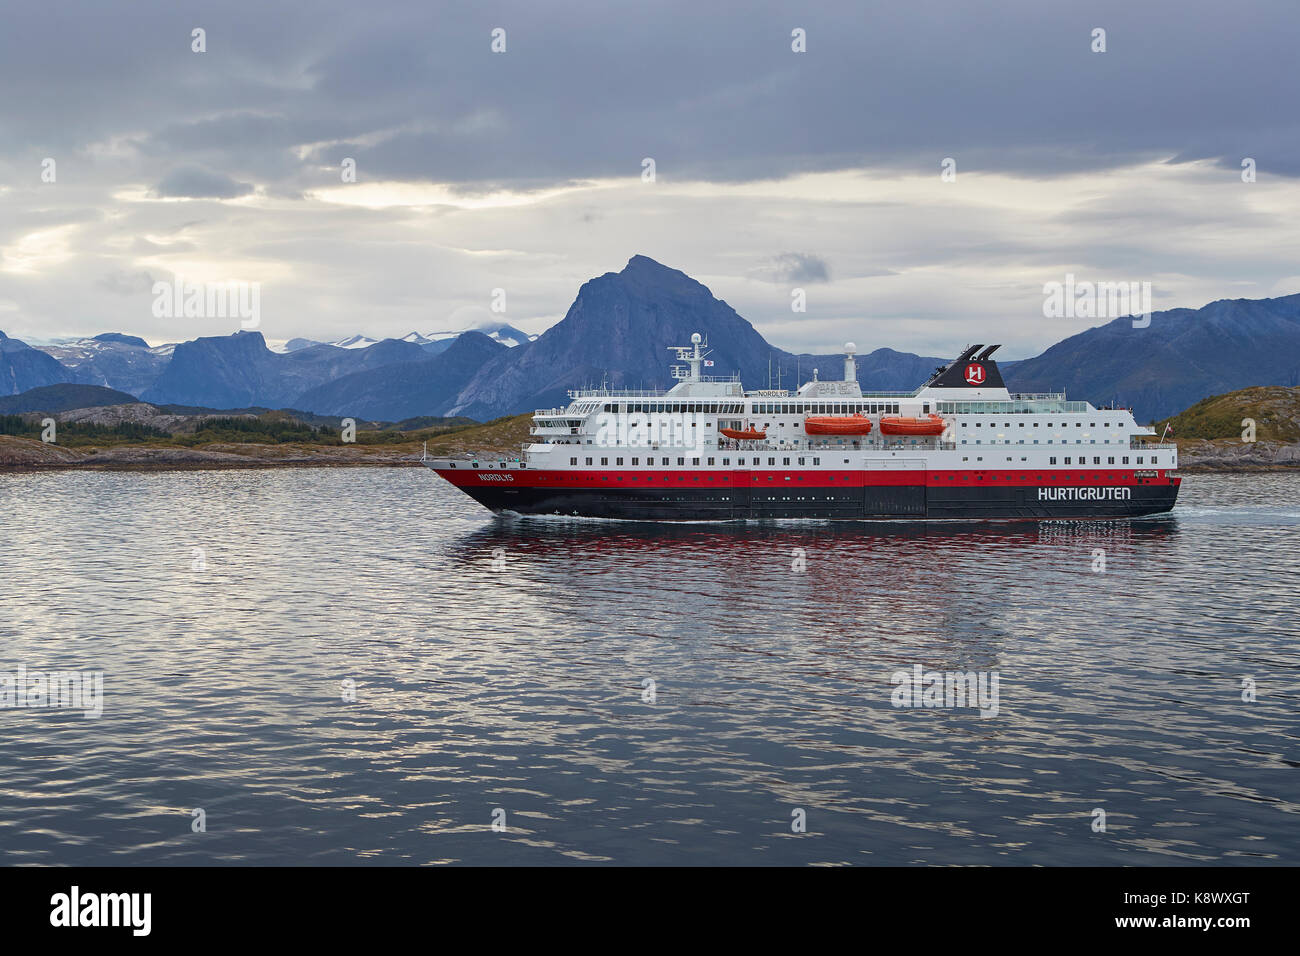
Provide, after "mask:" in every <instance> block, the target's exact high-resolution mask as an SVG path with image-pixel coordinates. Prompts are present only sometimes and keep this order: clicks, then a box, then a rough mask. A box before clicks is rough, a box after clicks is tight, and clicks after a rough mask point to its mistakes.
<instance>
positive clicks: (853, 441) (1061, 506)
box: [421, 333, 1181, 521]
mask: <svg viewBox="0 0 1300 956" xmlns="http://www.w3.org/2000/svg"><path fill="white" fill-rule="evenodd" d="M998 348H999V346H997V345H990V346H988V347H987V348H985V346H984V345H983V343H981V344H979V345H972V346H969V347H967V348H965V349H964V350H963V351H962V352H961V354H960V355H958V356H957V358H955V359H954V360H953V361H951V362H949V363H947V364H946V365H942V366H940V367H939V368H937V369H935V370H934V373H933V374H932V375H931V376H930V378H929V380H928V381H926V382H925V383H924V384H923V385H921V386H920V387H919V388H917V389H915V390H913V391H910V392H899V391H863V389H862V387H861V386H860V385H859V382H858V375H857V367H856V357H855V354H856V350H855V348H854V345H853V343H852V342H850V343H847V344H846V345H845V346H844V372H843V378H841V379H838V380H831V379H822V378H820V377H819V371H818V370H817V369H814V370H813V374H812V378H811V380H809V381H807V382H804V383H802V384H799V385H798V387H797V388H795V389H794V390H793V391H791V390H789V389H781V388H775V389H773V388H768V389H760V390H756V391H746V390H745V389H744V386H743V384H742V383H741V381H740V377H739V375H738V374H734V375H730V376H710V375H704V374H702V372H703V369H704V368H706V367H708V366H711V365H712V364H713V363H712V362H711V361H710V360H709V359H708V358H707V356H708V355H709V354H710V352H709V349H708V345H707V343H705V342H704V341H703V340H702V337H701V336H700V335H699V334H698V333H696V334H694V335H692V336H691V344H690V345H688V346H673V347H672V351H674V352H675V353H676V361H677V363H679V364H676V365H673V366H672V369H671V375H672V377H673V379H674V380H675V384H674V385H673V386H672V387H671V388H669V389H667V390H661V391H660V390H616V389H610V388H606V387H601V388H588V389H577V390H574V391H570V392H569V393H568V397H569V399H570V402H569V404H568V405H566V406H564V407H562V408H548V409H538V410H537V411H536V412H534V414H533V416H532V426H531V427H530V438H531V440H530V441H529V442H528V443H527V444H525V445H524V446H523V447H522V449H521V451H520V453H519V454H518V455H517V456H514V457H511V458H506V457H504V456H500V455H496V456H491V457H487V456H482V457H477V456H473V455H469V456H466V457H462V458H429V457H428V456H427V455H426V456H424V457H423V458H422V459H421V460H422V463H423V464H424V465H425V466H426V467H428V468H430V469H432V470H433V471H435V472H437V473H438V475H440V476H441V477H442V478H444V479H446V480H447V481H448V482H450V483H451V484H452V485H454V486H455V487H456V488H458V489H459V490H460V491H462V492H464V493H465V494H467V495H469V496H470V497H471V498H473V499H474V500H475V501H477V502H478V503H479V504H481V505H483V506H484V507H485V508H488V509H489V510H491V511H493V512H496V513H498V514H505V513H513V514H518V515H562V516H566V517H591V518H613V519H624V520H633V521H751V520H759V521H762V520H769V519H799V518H807V519H815V520H850V521H864V520H886V521H911V520H943V519H976V520H1002V519H1010V520H1024V519H1040V520H1107V519H1121V518H1132V517H1140V516H1144V515H1154V514H1160V513H1163V512H1168V511H1170V510H1172V509H1173V507H1174V503H1175V500H1176V499H1177V497H1178V488H1179V484H1180V482H1181V478H1180V477H1179V476H1178V475H1177V473H1176V472H1177V468H1178V449H1177V446H1175V445H1173V444H1167V443H1164V442H1162V441H1161V440H1160V439H1159V438H1157V436H1156V435H1155V433H1154V432H1153V431H1151V430H1150V429H1149V428H1145V427H1143V426H1140V425H1138V423H1137V422H1136V420H1135V419H1134V417H1133V413H1132V410H1131V409H1128V408H1122V407H1109V408H1098V407H1095V406H1093V405H1092V404H1091V403H1089V402H1084V401H1070V400H1067V398H1066V396H1065V393H1064V392H1049V393H1033V394H1019V393H1017V394H1013V393H1012V392H1010V391H1009V390H1008V389H1007V387H1006V384H1005V383H1004V381H1003V379H1002V375H1001V373H1000V371H999V370H998V365H997V362H996V361H995V360H994V359H993V357H992V356H993V353H994V352H995V351H997V349H998Z"/></svg>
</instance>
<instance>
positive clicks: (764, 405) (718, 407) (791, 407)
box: [605, 402, 930, 415]
mask: <svg viewBox="0 0 1300 956" xmlns="http://www.w3.org/2000/svg"><path fill="white" fill-rule="evenodd" d="M929 409H930V406H929V405H926V407H925V410H926V411H929ZM605 411H606V412H609V413H610V414H620V415H621V414H637V413H640V414H656V413H661V412H677V413H682V412H684V413H687V414H690V413H697V414H703V415H743V414H745V406H744V405H743V404H742V403H740V402H722V403H718V402H621V403H620V402H608V403H606V405H605ZM749 414H751V415H804V414H807V415H854V414H868V415H896V414H898V405H897V404H888V403H885V404H870V403H858V402H793V403H789V404H787V403H780V402H759V403H757V404H755V405H752V406H751V407H750V409H749Z"/></svg>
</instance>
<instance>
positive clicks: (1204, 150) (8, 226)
mask: <svg viewBox="0 0 1300 956" xmlns="http://www.w3.org/2000/svg"><path fill="white" fill-rule="evenodd" d="M727 8H729V11H730V12H728V9H727ZM3 14H4V16H3V20H4V28H3V30H0V89H3V90H4V96H3V97H0V330H3V331H5V332H6V333H8V334H9V335H11V336H14V337H17V338H23V339H27V340H29V341H48V340H51V339H55V338H59V337H64V336H77V335H82V334H94V333H97V332H103V331H125V332H131V333H135V334H138V335H142V336H144V337H145V338H147V339H149V340H150V341H151V342H153V343H155V344H157V343H161V342H166V341H177V340H181V339H187V338H193V337H195V336H197V335H219V334H226V333H228V332H230V331H233V330H234V329H235V328H238V325H239V323H238V321H237V320H235V319H223V318H219V317H208V318H193V317H191V318H160V317H157V316H155V315H154V309H153V307H152V306H153V302H154V296H153V294H152V291H151V289H152V286H153V283H154V282H157V281H160V280H171V279H172V277H173V276H175V275H181V276H183V277H184V278H185V279H186V280H187V281H192V282H230V281H243V282H256V283H260V289H261V331H262V332H263V333H264V334H265V335H266V337H267V338H268V340H271V341H276V340H284V339H287V338H290V337H293V336H306V337H309V338H316V339H333V338H341V337H343V336H345V335H348V334H351V333H353V332H365V333H368V334H370V335H372V336H375V337H382V336H386V335H394V336H400V335H403V334H405V333H407V332H410V331H412V330H417V331H420V332H430V331H437V330H443V329H456V328H466V327H471V326H474V325H476V324H480V323H482V322H486V321H490V320H493V319H497V320H502V319H504V320H505V321H508V322H510V323H511V324H513V325H516V326H518V327H519V328H522V329H524V330H526V331H530V332H539V331H541V330H542V329H544V328H546V327H547V326H549V325H551V324H552V323H554V322H556V321H558V320H559V319H560V318H562V317H563V315H564V312H565V310H566V309H567V308H568V306H569V304H570V303H571V302H572V300H573V298H574V295H575V294H576V292H577V289H578V287H579V286H580V285H581V283H582V282H584V281H585V280H587V279H589V278H591V277H593V276H596V275H599V274H601V273H604V272H608V271H617V270H618V269H621V268H622V267H623V265H624V263H625V262H626V261H627V259H628V258H629V257H631V256H632V255H634V254H637V253H642V254H645V255H648V256H651V257H653V258H655V259H658V260H659V261H661V262H663V263H665V264H667V265H670V266H673V267H675V268H678V269H681V270H683V271H685V272H687V273H688V274H690V275H692V276H694V277H695V278H697V279H699V280H700V281H702V282H704V283H705V284H706V285H708V286H709V287H710V288H711V289H712V290H713V292H714V294H715V295H717V296H718V297H720V298H722V299H725V300H726V301H727V302H729V303H730V304H731V305H732V306H734V307H735V308H736V309H737V311H739V312H740V314H741V315H743V316H745V317H746V318H747V319H749V320H750V321H751V322H753V323H754V324H755V325H756V326H757V327H758V328H759V330H760V331H762V332H763V333H764V335H766V336H767V337H768V339H769V341H772V342H773V343H775V344H777V345H780V346H783V347H786V348H791V349H807V350H822V351H824V350H832V349H833V348H834V347H835V346H836V345H837V343H840V342H843V341H844V340H845V339H847V338H852V339H854V340H855V341H856V342H857V343H858V346H859V349H860V350H863V351H866V350H869V349H872V348H876V347H879V346H890V347H894V348H900V349H906V350H911V351H920V352H922V353H925V354H935V355H946V354H949V353H952V352H954V351H956V349H958V348H959V347H960V346H961V345H963V344H965V343H967V342H971V341H985V342H987V341H1002V342H1005V343H1007V344H1006V345H1005V347H1004V354H1005V355H1006V356H1007V357H1009V358H1014V357H1022V356H1026V355H1032V354H1035V353H1037V352H1038V351H1040V350H1041V349H1042V348H1043V347H1045V346H1047V345H1049V344H1050V343H1052V342H1054V341H1057V340H1059V339H1060V338H1062V337H1064V336H1066V335H1068V334H1071V333H1073V332H1075V331H1078V330H1080V329H1082V328H1086V327H1088V326H1090V325H1096V324H1100V321H1101V320H1087V319H1063V318H1057V319H1048V318H1044V316H1043V302H1044V294H1043V285H1044V283H1047V282H1052V281H1063V280H1064V278H1065V275H1066V274H1067V273H1073V274H1074V275H1075V276H1076V277H1077V278H1078V279H1079V280H1084V281H1098V282H1102V281H1106V282H1114V281H1149V282H1150V283H1151V284H1152V289H1153V296H1154V305H1155V307H1156V308H1157V309H1159V308H1170V307H1175V306H1188V307H1199V306H1201V305H1204V304H1205V303H1206V302H1209V301H1212V300H1214V299H1219V298H1228V297H1247V298H1259V297H1265V296H1271V295H1280V294H1287V293H1292V292H1298V291H1300V108H1298V107H1300V95H1298V94H1300V71H1297V69H1296V49H1297V47H1298V46H1300V3H1297V2H1296V0H1241V2H1234V3H1225V2H1217V0H1169V2H1165V0H1121V2H1110V0H1106V2H1090V0H1079V2H1068V3H1066V2H1053V0H980V2H976V0H928V2H927V0H908V2H906V3H883V2H881V3H877V2H874V0H843V2H833V3H832V2H813V3H808V2H800V3H783V4H778V3H763V2H754V0H747V2H745V3H741V2H739V0H735V2H730V3H717V4H702V3H699V2H697V0H696V2H678V0H655V2H652V3H645V2H621V0H600V2H598V0H591V2H576V0H571V2H546V0H529V2H523V3H496V2H482V3H453V2H447V0H432V2H430V0H420V2H414V0H412V2H403V3H397V2H385V0H371V2H367V3H356V2H332V0H319V2H311V3H299V4H293V5H289V4H274V3H267V2H266V0H249V2H246V0H231V2H223V3H221V4H197V3H195V4H191V3H186V2H176V0H168V2H157V3H155V2H148V0H131V2H126V0H113V2H104V0H91V2H85V3H75V2H56V3H49V2H44V0H42V2H31V0H5V3H4V7H3ZM196 28H201V29H202V30H203V31H205V32H204V40H205V46H206V51H205V52H195V51H194V50H193V48H192V47H193V46H194V44H195V41H194V39H193V31H194V30H195V29H196ZM1098 28H1100V29H1102V30H1104V31H1105V52H1095V51H1094V49H1093V47H1094V46H1096V45H1097V41H1096V40H1095V39H1094V31H1095V30H1097V29H1098ZM497 29H500V30H504V44H505V50H504V52H494V50H493V48H492V47H493V43H494V39H493V31H494V30H497ZM797 29H798V30H802V31H804V35H805V37H806V41H805V42H806V50H805V51H804V52H796V51H795V50H794V49H792V46H793V45H796V41H795V40H794V39H792V32H793V31H795V30H797ZM498 37H500V34H498ZM497 42H498V45H500V41H499V40H498V41H497ZM647 158H650V159H653V161H654V173H655V175H654V179H653V181H647V177H646V176H645V174H644V160H646V159H647ZM945 158H951V159H952V160H953V161H954V162H955V171H956V176H955V179H954V180H951V181H946V180H945V178H944V177H943V176H942V175H941V173H942V172H943V161H944V160H945ZM1246 158H1249V159H1251V160H1253V161H1254V166H1255V170H1256V175H1255V181H1254V182H1243V169H1242V162H1243V160H1244V159H1246ZM348 159H350V160H353V161H354V162H355V169H356V176H355V179H356V181H355V182H345V181H344V177H343V172H342V167H343V164H344V161H345V160H348ZM50 160H53V164H51V163H49V161H50ZM50 171H52V172H53V174H54V175H53V180H54V181H53V182H49V181H46V180H47V179H49V178H51V177H50V175H49V173H50ZM796 288H801V289H803V290H804V291H805V294H806V297H807V310H806V312H802V313H797V312H794V311H792V308H791V301H792V291H793V290H794V289H796ZM494 289H504V290H506V299H505V302H506V312H505V313H504V315H494V314H493V313H492V312H491V311H489V307H490V305H491V304H492V301H493V298H492V297H493V290H494Z"/></svg>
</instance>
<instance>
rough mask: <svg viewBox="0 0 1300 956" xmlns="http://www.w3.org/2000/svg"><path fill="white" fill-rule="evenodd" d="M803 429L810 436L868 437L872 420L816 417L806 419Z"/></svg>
mask: <svg viewBox="0 0 1300 956" xmlns="http://www.w3.org/2000/svg"><path fill="white" fill-rule="evenodd" d="M803 427H804V431H806V432H807V433H808V434H809V435H867V434H870V433H871V419H870V418H868V417H867V416H866V415H814V416H812V417H811V418H805V419H804V423H803Z"/></svg>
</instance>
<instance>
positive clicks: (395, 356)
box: [140, 332, 427, 411]
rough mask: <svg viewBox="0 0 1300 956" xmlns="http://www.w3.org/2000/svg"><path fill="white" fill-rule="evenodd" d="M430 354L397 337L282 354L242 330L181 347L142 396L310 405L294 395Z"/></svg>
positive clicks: (222, 403) (228, 404)
mask: <svg viewBox="0 0 1300 956" xmlns="http://www.w3.org/2000/svg"><path fill="white" fill-rule="evenodd" d="M424 358H427V355H426V354H425V352H424V351H423V350H421V348H420V347H419V346H418V345H413V344H411V343H409V342H399V341H397V340H396V339H385V340H383V341H382V342H377V343H376V344H374V345H372V346H370V347H369V348H362V349H344V348H339V347H337V346H334V345H311V346H308V347H306V348H302V349H296V350H294V351H293V352H288V353H281V352H273V351H271V350H270V349H269V348H267V346H266V340H265V339H264V338H263V337H262V333H261V332H236V333H234V334H233V335H227V336H211V337H207V338H199V339H195V340H194V341H192V342H182V343H181V344H180V345H178V346H176V350H175V352H174V353H173V355H172V359H171V363H170V364H169V365H168V366H167V368H166V370H165V371H164V372H163V374H162V375H161V376H160V377H159V378H158V380H157V382H155V383H154V385H153V386H152V387H151V388H149V389H148V390H147V391H145V392H144V394H143V395H141V396H140V397H141V398H142V399H143V400H144V401H146V402H150V403H152V404H155V405H158V404H176V405H201V406H207V407H211V408H236V407H243V406H251V405H260V406H266V407H269V408H283V407H305V406H301V405H299V404H296V403H295V401H294V399H296V398H297V397H298V396H299V395H301V394H302V393H303V392H306V391H309V390H311V389H313V388H316V387H317V386H320V385H323V384H325V383H326V382H330V381H333V380H334V379H337V378H341V377H343V376H345V375H348V374H351V373H353V372H358V371H363V370H365V369H371V368H379V367H382V366H385V365H393V364H397V363H400V362H410V361H418V360H420V359H424ZM306 410H308V411H316V409H313V408H309V407H308V408H307V409H306Z"/></svg>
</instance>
